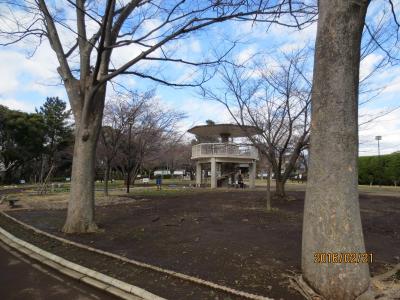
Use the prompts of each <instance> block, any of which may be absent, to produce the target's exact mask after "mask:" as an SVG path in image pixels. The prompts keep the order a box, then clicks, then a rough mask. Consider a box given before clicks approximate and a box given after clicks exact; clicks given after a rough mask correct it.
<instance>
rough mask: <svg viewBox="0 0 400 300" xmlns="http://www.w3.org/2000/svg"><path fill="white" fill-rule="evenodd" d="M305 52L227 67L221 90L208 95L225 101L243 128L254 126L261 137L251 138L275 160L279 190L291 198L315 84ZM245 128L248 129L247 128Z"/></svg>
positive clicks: (223, 70)
mask: <svg viewBox="0 0 400 300" xmlns="http://www.w3.org/2000/svg"><path fill="white" fill-rule="evenodd" d="M307 58H308V55H307V54H306V53H305V51H296V52H294V53H292V54H284V55H283V58H282V59H281V60H280V61H278V62H277V63H275V65H274V64H271V65H265V64H261V65H260V64H259V65H257V66H256V67H255V68H253V69H252V68H244V67H242V66H239V67H237V66H236V65H230V66H229V65H224V67H223V68H222V71H220V74H221V79H222V82H223V86H222V88H221V92H220V93H216V92H215V91H212V90H211V89H203V92H204V95H205V96H206V97H207V98H209V99H213V100H216V101H218V102H220V103H222V104H223V105H224V106H225V107H226V108H227V110H228V111H229V113H230V114H231V116H232V118H233V119H234V120H235V121H236V123H237V124H238V125H240V126H244V125H251V126H255V127H256V128H257V129H258V132H259V135H257V136H251V135H249V136H248V138H249V139H250V140H251V141H252V143H253V144H254V145H256V146H257V148H258V149H259V151H260V152H261V153H262V155H264V156H265V157H266V158H267V160H268V161H269V163H270V165H271V168H272V170H273V172H274V175H275V179H276V193H277V195H278V196H279V197H282V198H283V197H284V196H285V189H284V186H285V182H286V181H287V179H288V178H289V177H290V176H291V174H292V172H293V171H294V167H295V164H296V161H297V159H298V157H299V155H300V153H301V152H302V150H304V148H305V147H307V145H308V136H309V129H310V126H309V121H310V120H309V119H310V118H309V111H310V96H311V83H310V81H309V80H308V78H307V77H308V76H309V73H307V71H306V65H307ZM243 128H245V127H243Z"/></svg>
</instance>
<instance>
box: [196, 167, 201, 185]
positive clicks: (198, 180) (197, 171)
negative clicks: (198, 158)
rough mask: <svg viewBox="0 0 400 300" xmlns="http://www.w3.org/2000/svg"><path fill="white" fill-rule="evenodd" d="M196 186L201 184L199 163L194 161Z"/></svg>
mask: <svg viewBox="0 0 400 300" xmlns="http://www.w3.org/2000/svg"><path fill="white" fill-rule="evenodd" d="M196 186H197V187H200V186H201V163H200V162H196Z"/></svg>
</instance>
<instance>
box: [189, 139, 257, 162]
mask: <svg viewBox="0 0 400 300" xmlns="http://www.w3.org/2000/svg"><path fill="white" fill-rule="evenodd" d="M203 157H204V158H206V157H227V158H229V157H234V158H250V159H257V160H258V150H257V148H256V147H254V146H251V145H240V144H233V143H202V144H197V145H194V146H193V147H192V159H197V158H203Z"/></svg>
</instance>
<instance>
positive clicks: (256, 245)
mask: <svg viewBox="0 0 400 300" xmlns="http://www.w3.org/2000/svg"><path fill="white" fill-rule="evenodd" d="M288 195H289V198H290V199H292V201H288V202H277V201H274V202H273V207H274V208H275V210H274V211H273V212H266V211H265V210H264V205H265V203H264V192H263V191H261V190H257V191H246V190H245V191H242V190H225V191H216V192H210V191H204V192H203V191H198V190H195V191H193V192H189V193H188V192H186V193H184V194H182V195H179V194H176V193H172V194H170V195H168V194H162V196H161V194H160V195H157V194H154V193H153V194H147V195H135V196H127V197H126V198H124V199H126V202H124V201H121V200H120V201H119V203H118V204H114V205H106V206H99V207H97V208H96V219H97V222H98V224H99V225H100V227H101V228H102V229H104V231H102V232H98V233H95V234H84V235H67V236H65V235H63V234H62V233H60V232H59V228H61V226H62V224H63V222H64V219H65V210H43V209H41V210H19V211H14V212H11V213H10V214H12V215H13V216H15V217H17V218H18V219H20V220H22V221H24V222H26V223H29V224H32V225H34V226H36V227H38V228H40V229H43V230H45V231H48V232H51V233H54V234H57V235H59V236H63V237H67V238H69V239H71V240H75V241H78V242H81V243H83V244H87V245H90V246H93V247H96V248H99V249H102V250H106V251H110V252H114V253H117V254H120V255H123V256H126V257H128V258H132V259H136V260H139V261H143V262H147V263H150V264H154V265H157V266H161V267H164V268H167V269H171V270H175V271H179V272H182V273H185V274H188V275H193V276H196V277H200V278H202V279H206V280H210V281H213V282H216V283H219V284H223V285H227V286H230V287H233V288H236V289H239V290H243V291H246V292H251V293H256V294H261V295H264V296H268V297H272V298H275V299H280V298H283V299H301V296H300V295H299V294H297V293H296V292H295V291H292V290H290V289H288V280H287V278H286V276H285V274H293V273H300V259H301V257H300V255H301V230H302V214H303V205H304V192H293V191H291V192H289V193H288ZM120 199H121V198H120ZM360 206H361V217H362V222H363V229H364V237H365V243H366V249H367V252H370V253H373V258H374V262H373V263H372V264H370V270H371V273H372V274H373V275H375V274H379V273H383V272H385V271H386V270H388V269H390V267H391V266H393V265H394V264H396V263H399V255H400V196H397V197H396V196H379V195H372V194H361V196H360ZM310 255H313V253H310ZM88 259H90V258H88ZM109 268H111V269H112V266H109ZM150 291H151V290H150ZM171 299H173V298H171ZM176 299H177V298H176ZM193 299H195V298H193ZM202 299H206V298H202ZM207 299H208V298H207ZM209 299H215V296H212V295H211V296H210V298H209ZM219 299H225V298H219Z"/></svg>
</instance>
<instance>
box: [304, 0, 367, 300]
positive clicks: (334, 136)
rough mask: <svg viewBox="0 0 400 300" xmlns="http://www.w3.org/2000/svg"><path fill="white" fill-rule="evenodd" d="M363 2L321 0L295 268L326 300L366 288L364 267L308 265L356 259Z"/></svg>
mask: <svg viewBox="0 0 400 300" xmlns="http://www.w3.org/2000/svg"><path fill="white" fill-rule="evenodd" d="M368 3H369V2H368V1H363V0H358V1H356V0H355V1H347V0H335V1H332V0H320V1H319V21H318V31H317V40H316V53H315V60H314V78H313V94H312V123H311V148H310V165H309V173H308V184H307V192H306V200H305V207H304V223H303V245H302V247H303V249H302V269H303V276H304V279H305V281H306V282H307V283H308V284H310V285H311V287H312V288H314V289H315V290H316V291H317V292H318V293H320V294H321V295H322V296H323V297H325V298H326V299H355V298H356V297H357V296H359V295H360V294H362V293H363V292H365V291H366V290H367V288H368V286H369V279H370V275H369V269H368V264H365V263H359V264H357V263H315V262H314V254H315V253H321V252H322V253H363V252H365V247H364V239H363V233H362V227H361V218H360V209H359V202H358V185H357V184H358V182H357V180H358V178H357V177H358V170H357V157H358V121H357V119H358V111H357V107H358V82H359V65H360V43H361V35H362V30H363V26H364V20H365V14H366V11H367V6H368Z"/></svg>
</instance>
